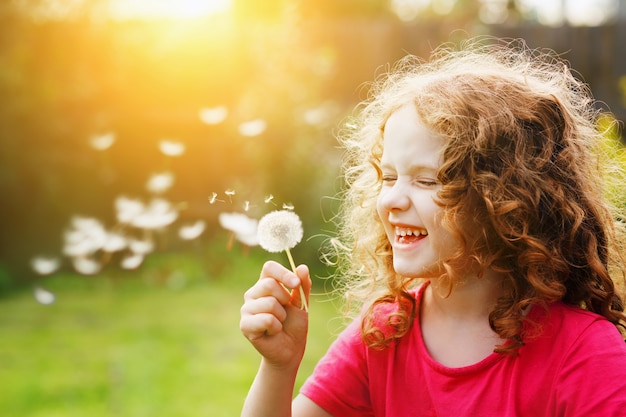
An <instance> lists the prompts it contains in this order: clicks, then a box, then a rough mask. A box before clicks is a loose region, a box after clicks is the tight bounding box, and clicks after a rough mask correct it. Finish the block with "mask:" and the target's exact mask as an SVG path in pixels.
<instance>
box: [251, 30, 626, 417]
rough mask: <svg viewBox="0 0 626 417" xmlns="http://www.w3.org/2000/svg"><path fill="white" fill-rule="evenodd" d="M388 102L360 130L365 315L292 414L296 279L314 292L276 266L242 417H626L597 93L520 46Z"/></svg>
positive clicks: (255, 296)
mask: <svg viewBox="0 0 626 417" xmlns="http://www.w3.org/2000/svg"><path fill="white" fill-rule="evenodd" d="M372 91H373V94H372V96H371V99H370V100H368V101H367V102H366V103H365V104H364V107H363V108H362V111H361V113H360V117H359V119H358V123H357V128H356V129H354V131H352V132H346V133H345V136H344V137H343V143H344V144H345V147H346V149H347V163H346V168H345V177H346V183H347V190H346V192H345V198H344V206H343V211H344V213H343V214H344V217H343V218H344V221H343V223H342V224H341V228H340V232H341V234H342V240H341V242H342V244H341V245H337V247H338V248H340V249H341V251H342V252H343V255H345V259H346V260H347V265H344V267H343V268H342V269H340V272H341V275H342V276H344V277H347V278H350V280H349V285H348V290H349V291H348V295H349V296H350V299H351V300H354V299H357V300H359V299H360V300H361V302H360V303H359V304H358V309H359V311H360V312H361V313H360V315H359V317H358V318H357V319H356V320H355V321H354V322H353V323H352V324H350V325H349V326H348V327H347V328H346V329H345V330H344V331H343V332H342V333H341V334H340V335H339V337H338V339H337V340H336V341H335V342H334V343H333V345H332V346H331V348H330V349H329V351H328V352H327V354H326V356H325V357H324V358H322V360H321V361H320V363H319V364H318V365H317V367H316V369H315V371H314V373H313V375H312V376H311V377H310V378H309V379H308V380H307V381H306V382H305V384H304V386H303V387H302V389H301V392H300V394H299V395H298V396H297V397H296V398H295V400H293V402H292V391H293V387H294V382H295V377H296V373H297V370H298V367H299V364H300V361H301V359H302V356H303V353H304V348H305V344H306V333H307V320H308V313H307V312H305V311H303V310H301V309H300V308H299V306H300V304H301V300H300V297H299V295H298V294H299V292H298V291H293V292H292V293H290V292H288V291H287V290H286V289H285V287H284V286H286V287H289V288H296V287H297V286H298V285H302V286H303V287H304V290H305V293H306V294H308V293H309V291H310V288H311V281H310V278H309V274H308V270H307V268H306V267H305V266H300V267H299V268H298V269H297V270H296V272H297V275H296V274H294V273H292V272H290V271H289V270H287V269H286V268H284V267H282V266H281V265H279V264H277V263H274V262H268V263H266V264H265V265H264V267H263V269H262V271H261V277H260V280H259V281H258V282H257V283H256V284H255V285H254V286H253V287H252V288H251V289H250V290H248V291H247V292H246V294H245V303H244V305H243V307H242V309H241V314H242V317H241V330H242V332H243V334H244V335H245V337H247V338H248V339H249V340H250V342H251V343H252V344H253V345H254V347H255V348H256V349H257V350H258V351H259V352H260V354H261V355H262V357H263V358H262V361H261V366H260V369H259V371H258V374H257V377H256V379H255V381H254V383H253V385H252V387H251V389H250V392H249V395H248V397H247V399H246V403H245V405H244V410H243V413H242V415H243V416H254V417H262V416H274V417H276V416H291V415H293V416H297V417H323V416H334V417H346V416H347V417H350V416H381V417H382V416H387V417H401V416H451V417H459V416H481V417H485V416H497V417H506V416H533V417H534V416H585V417H589V416H602V417H607V416H623V415H625V413H626V346H625V344H624V341H623V340H622V338H621V335H620V331H619V327H620V326H622V325H623V324H624V320H625V319H626V317H625V315H624V313H623V305H622V299H621V298H620V297H619V296H618V294H617V291H616V288H615V285H614V280H613V279H617V278H619V279H622V280H623V278H624V264H623V260H622V258H621V252H620V250H622V248H623V247H622V246H621V242H623V240H622V237H621V235H620V232H621V230H622V227H621V226H622V225H623V219H624V218H625V217H623V215H620V214H618V213H617V212H616V211H615V210H614V209H612V207H611V206H610V205H609V203H608V201H607V200H605V196H606V191H607V187H606V185H605V184H603V182H602V180H601V179H602V176H603V173H604V172H606V171H605V168H604V167H603V166H602V165H601V164H600V161H599V160H598V156H599V151H600V149H599V147H598V145H599V141H600V140H601V139H602V133H601V132H598V130H596V127H595V124H594V123H595V120H596V116H597V112H596V111H595V110H594V107H593V105H594V102H593V100H592V99H591V95H590V94H589V92H588V90H587V88H586V87H585V86H584V85H583V84H581V83H580V82H579V81H577V80H576V79H575V78H574V77H573V76H572V74H571V72H570V71H569V70H568V68H567V67H566V65H565V64H564V63H563V62H561V61H559V60H558V59H556V58H555V57H554V56H552V55H550V54H540V53H538V52H536V51H531V50H529V49H528V48H526V47H525V46H524V45H523V43H521V42H520V43H518V44H513V43H512V44H508V45H504V44H501V45H500V46H496V45H492V46H482V47H481V46H478V43H475V44H471V45H468V46H467V47H466V48H465V49H461V50H460V51H453V50H451V49H443V48H441V49H439V50H438V51H436V53H435V54H434V55H433V59H432V60H431V61H430V62H420V61H418V60H417V59H415V58H412V57H409V58H406V59H404V60H403V61H401V62H400V63H399V65H398V66H396V68H394V70H393V71H392V72H391V73H390V74H388V76H387V77H386V78H385V79H383V80H381V81H380V82H379V83H377V84H376V85H375V86H374V88H373V90H372ZM340 259H343V258H340ZM612 275H613V278H612Z"/></svg>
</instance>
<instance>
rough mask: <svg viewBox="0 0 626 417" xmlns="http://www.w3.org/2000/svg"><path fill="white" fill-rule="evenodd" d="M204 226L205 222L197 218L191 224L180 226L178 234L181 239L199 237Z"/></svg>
mask: <svg viewBox="0 0 626 417" xmlns="http://www.w3.org/2000/svg"><path fill="white" fill-rule="evenodd" d="M205 228H206V222H204V221H203V220H198V221H196V222H195V223H193V224H189V225H184V226H181V228H180V229H178V236H179V237H180V238H181V239H183V240H193V239H197V238H198V237H200V235H201V234H202V232H204V229H205Z"/></svg>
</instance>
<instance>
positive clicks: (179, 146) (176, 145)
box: [159, 139, 185, 156]
mask: <svg viewBox="0 0 626 417" xmlns="http://www.w3.org/2000/svg"><path fill="white" fill-rule="evenodd" d="M159 150H160V151H161V153H162V154H163V155H165V156H181V155H182V154H183V153H185V144H184V143H182V142H178V141H175V140H170V139H164V140H162V141H160V142H159Z"/></svg>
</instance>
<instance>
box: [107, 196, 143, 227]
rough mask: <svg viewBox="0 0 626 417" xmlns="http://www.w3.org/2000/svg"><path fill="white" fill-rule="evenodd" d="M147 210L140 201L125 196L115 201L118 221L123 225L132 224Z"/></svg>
mask: <svg viewBox="0 0 626 417" xmlns="http://www.w3.org/2000/svg"><path fill="white" fill-rule="evenodd" d="M145 210H146V206H145V204H144V203H143V202H141V201H140V200H137V199H132V198H128V197H124V196H120V197H117V198H116V199H115V211H116V215H117V221H119V222H120V223H122V224H129V223H131V222H132V221H133V220H134V219H135V217H137V216H139V215H140V214H141V213H143V212H144V211H145Z"/></svg>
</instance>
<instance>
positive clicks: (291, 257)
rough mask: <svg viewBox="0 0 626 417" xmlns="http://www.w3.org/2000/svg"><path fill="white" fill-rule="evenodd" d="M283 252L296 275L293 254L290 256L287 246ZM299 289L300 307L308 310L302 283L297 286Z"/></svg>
mask: <svg viewBox="0 0 626 417" xmlns="http://www.w3.org/2000/svg"><path fill="white" fill-rule="evenodd" d="M285 253H286V254H287V258H289V264H290V265H291V269H292V270H293V273H294V274H296V276H297V275H298V274H297V273H296V264H295V262H294V261H293V256H291V251H290V250H289V248H286V249H285ZM298 288H299V289H300V299H301V300H302V309H303V310H304V311H309V306H308V305H307V303H306V297H305V296H304V290H303V289H302V285H300V286H299V287H298Z"/></svg>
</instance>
